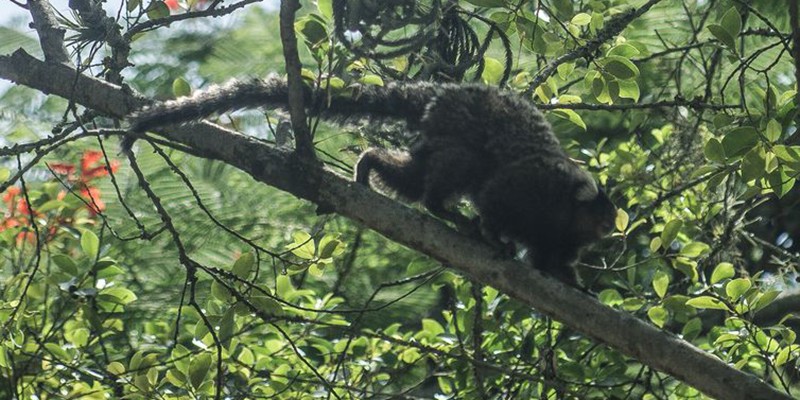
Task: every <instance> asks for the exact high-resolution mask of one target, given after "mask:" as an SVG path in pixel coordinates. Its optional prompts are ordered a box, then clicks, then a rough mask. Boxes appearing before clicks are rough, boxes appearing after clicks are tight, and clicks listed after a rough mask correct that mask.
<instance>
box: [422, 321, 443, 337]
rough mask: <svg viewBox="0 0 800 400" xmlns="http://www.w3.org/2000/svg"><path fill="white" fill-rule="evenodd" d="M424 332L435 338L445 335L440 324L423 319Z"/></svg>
mask: <svg viewBox="0 0 800 400" xmlns="http://www.w3.org/2000/svg"><path fill="white" fill-rule="evenodd" d="M422 330H423V331H425V333H426V334H428V335H429V337H431V338H433V337H436V336H438V335H441V334H443V333H444V328H443V327H442V325H441V324H439V322H437V321H436V320H433V319H429V318H423V319H422Z"/></svg>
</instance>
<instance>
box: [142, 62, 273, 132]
mask: <svg viewBox="0 0 800 400" xmlns="http://www.w3.org/2000/svg"><path fill="white" fill-rule="evenodd" d="M288 93H289V91H288V87H287V85H286V81H285V80H283V79H281V78H279V77H278V76H276V75H270V76H269V77H268V78H267V79H263V80H261V79H255V80H249V81H236V80H233V81H230V82H228V83H226V84H224V85H217V86H212V87H211V88H209V89H208V90H204V91H197V92H195V93H194V94H193V95H192V96H186V97H179V98H177V99H175V100H169V101H165V102H163V103H155V104H152V105H150V106H147V107H144V108H142V109H141V110H139V111H136V112H135V113H133V114H132V115H131V117H130V120H131V128H130V130H131V131H133V132H145V131H148V130H151V129H154V128H158V127H161V126H165V125H173V124H179V123H184V122H189V121H196V120H200V119H202V118H205V117H207V116H209V115H211V114H214V113H219V112H226V111H231V110H237V109H242V108H250V107H255V106H261V105H264V106H282V105H285V104H286V102H287V99H288V97H289V94H288Z"/></svg>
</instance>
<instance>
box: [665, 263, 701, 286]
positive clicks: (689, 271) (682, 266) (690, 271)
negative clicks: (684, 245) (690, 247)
mask: <svg viewBox="0 0 800 400" xmlns="http://www.w3.org/2000/svg"><path fill="white" fill-rule="evenodd" d="M672 266H673V267H674V268H675V269H677V270H678V271H680V272H681V273H683V274H684V275H686V276H687V277H688V278H689V279H691V280H692V282H697V280H698V278H699V277H700V276H699V275H698V273H697V261H692V260H689V259H687V258H685V257H675V260H674V262H673V264H672Z"/></svg>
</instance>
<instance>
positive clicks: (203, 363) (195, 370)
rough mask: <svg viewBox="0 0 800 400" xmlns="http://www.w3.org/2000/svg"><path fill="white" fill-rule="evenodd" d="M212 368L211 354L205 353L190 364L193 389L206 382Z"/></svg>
mask: <svg viewBox="0 0 800 400" xmlns="http://www.w3.org/2000/svg"><path fill="white" fill-rule="evenodd" d="M210 368H211V354H210V353H203V354H200V355H198V356H196V357H194V358H193V359H192V361H191V362H189V382H190V383H191V384H192V387H194V388H199V387H200V385H202V384H203V381H205V379H206V376H207V375H208V371H209V369H210Z"/></svg>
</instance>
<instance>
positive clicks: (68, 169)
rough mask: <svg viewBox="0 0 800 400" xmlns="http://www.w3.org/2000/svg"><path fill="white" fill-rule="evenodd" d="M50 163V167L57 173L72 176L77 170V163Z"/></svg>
mask: <svg viewBox="0 0 800 400" xmlns="http://www.w3.org/2000/svg"><path fill="white" fill-rule="evenodd" d="M48 165H49V166H50V169H52V170H53V172H55V173H57V174H61V175H67V176H69V177H72V174H73V173H74V172H75V165H73V164H70V163H52V164H48Z"/></svg>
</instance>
